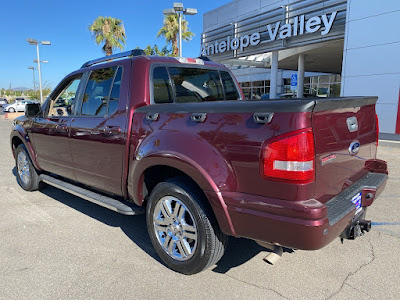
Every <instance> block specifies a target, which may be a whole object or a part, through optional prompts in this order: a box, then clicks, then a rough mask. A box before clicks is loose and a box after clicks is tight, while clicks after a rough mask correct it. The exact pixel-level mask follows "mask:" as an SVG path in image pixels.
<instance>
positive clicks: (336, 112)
mask: <svg viewBox="0 0 400 300" xmlns="http://www.w3.org/2000/svg"><path fill="white" fill-rule="evenodd" d="M60 99H62V101H60ZM376 101H377V98H376V97H350V98H334V99H320V98H318V99H317V98H316V99H312V98H306V99H290V100H289V99H287V100H244V97H243V93H242V91H241V90H240V88H239V85H238V83H237V82H236V80H235V78H234V77H233V75H232V73H231V72H230V70H229V69H227V68H226V67H225V66H223V65H221V64H217V63H213V62H210V61H207V59H205V58H197V59H192V58H180V57H179V58H171V57H156V56H145V55H144V53H143V52H142V51H140V50H132V51H129V52H126V53H121V54H117V55H114V56H108V57H106V58H101V59H97V60H93V61H89V62H87V63H85V64H84V65H83V66H82V67H81V68H80V69H79V70H77V71H75V72H72V73H71V74H69V75H68V76H66V78H65V79H63V80H62V81H61V83H60V84H59V85H58V86H57V87H56V88H55V90H54V91H53V92H52V93H51V95H50V96H49V98H48V99H47V100H46V101H45V103H44V104H43V105H42V106H41V107H40V106H39V105H37V104H30V105H28V106H27V111H26V114H25V116H22V117H20V118H18V119H16V121H14V124H13V130H12V132H11V137H10V138H11V140H10V141H11V147H12V153H13V155H14V157H15V160H16V170H17V180H18V183H19V184H20V186H21V187H22V188H23V189H25V190H27V191H35V190H38V189H39V188H41V187H42V185H43V183H46V184H49V185H52V186H56V187H57V188H60V189H63V190H65V191H67V192H69V193H72V194H75V195H78V196H80V197H82V198H84V199H86V200H89V201H92V202H94V203H97V204H99V205H102V206H104V207H107V208H109V209H112V210H115V211H116V212H119V213H122V214H126V215H135V214H139V213H145V214H146V222H147V229H148V234H149V236H150V239H151V242H152V244H153V246H154V248H155V250H156V252H157V253H158V255H159V256H160V258H161V259H162V260H163V261H164V263H165V264H166V265H167V266H168V267H170V268H171V269H173V270H175V271H177V272H181V273H184V274H194V273H197V272H200V271H202V270H204V269H205V268H207V267H209V266H211V265H213V264H215V263H216V262H217V261H218V260H219V259H220V258H221V257H222V255H223V253H224V250H225V248H226V245H227V239H228V236H233V237H244V238H248V239H252V240H255V241H257V242H259V243H261V244H265V245H267V244H269V245H274V246H275V247H281V246H285V247H288V248H295V249H305V250H316V249H320V248H322V247H324V246H325V245H327V244H328V243H330V242H331V241H332V240H334V239H335V238H338V237H341V238H348V239H354V238H356V237H358V236H361V235H362V234H363V233H364V232H367V231H369V230H370V228H371V221H368V220H366V219H365V217H366V210H367V208H368V207H369V206H370V205H371V204H372V203H373V202H374V201H375V199H376V198H377V197H378V196H379V194H380V193H381V192H382V190H383V189H384V187H385V184H386V181H387V178H388V171H387V164H386V162H385V161H382V160H379V159H377V158H376V153H377V146H378V131H379V129H378V119H377V116H376V113H375V103H376Z"/></svg>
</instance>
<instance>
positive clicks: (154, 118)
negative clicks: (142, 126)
mask: <svg viewBox="0 0 400 300" xmlns="http://www.w3.org/2000/svg"><path fill="white" fill-rule="evenodd" d="M158 117H159V114H158V113H147V114H146V120H147V121H152V122H155V121H157V120H158Z"/></svg>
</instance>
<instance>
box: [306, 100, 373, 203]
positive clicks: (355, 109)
mask: <svg viewBox="0 0 400 300" xmlns="http://www.w3.org/2000/svg"><path fill="white" fill-rule="evenodd" d="M376 100H377V98H376V97H369V98H354V99H351V98H350V99H349V98H347V99H342V100H340V99H339V100H319V101H316V106H315V108H314V111H313V116H312V125H313V129H314V139H315V153H316V159H315V183H316V184H315V196H316V198H317V199H318V198H319V200H320V201H322V202H324V203H325V202H326V201H328V200H329V199H330V198H331V197H332V196H335V195H337V194H338V193H339V192H340V191H341V190H343V189H345V188H346V187H348V186H349V185H351V184H352V183H353V182H354V181H356V180H358V179H359V178H360V177H361V176H363V175H365V174H366V173H367V170H366V169H365V163H366V161H368V160H369V159H374V158H375V157H376V140H377V124H376V115H375V103H376Z"/></svg>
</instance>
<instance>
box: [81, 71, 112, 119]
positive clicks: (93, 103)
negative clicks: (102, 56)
mask: <svg viewBox="0 0 400 300" xmlns="http://www.w3.org/2000/svg"><path fill="white" fill-rule="evenodd" d="M115 70H116V68H115V67H113V68H106V69H99V70H95V71H93V72H92V73H91V74H90V77H89V81H88V83H87V86H86V89H85V93H84V95H83V100H82V109H81V114H82V115H84V116H105V115H106V114H107V101H108V95H109V92H110V88H111V84H112V81H113V78H114V73H115Z"/></svg>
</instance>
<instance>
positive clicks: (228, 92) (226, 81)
mask: <svg viewBox="0 0 400 300" xmlns="http://www.w3.org/2000/svg"><path fill="white" fill-rule="evenodd" d="M221 80H222V84H223V85H224V91H225V100H237V99H239V93H238V90H237V87H236V85H235V82H234V81H233V79H232V76H231V75H230V74H229V73H228V72H226V71H221Z"/></svg>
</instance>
